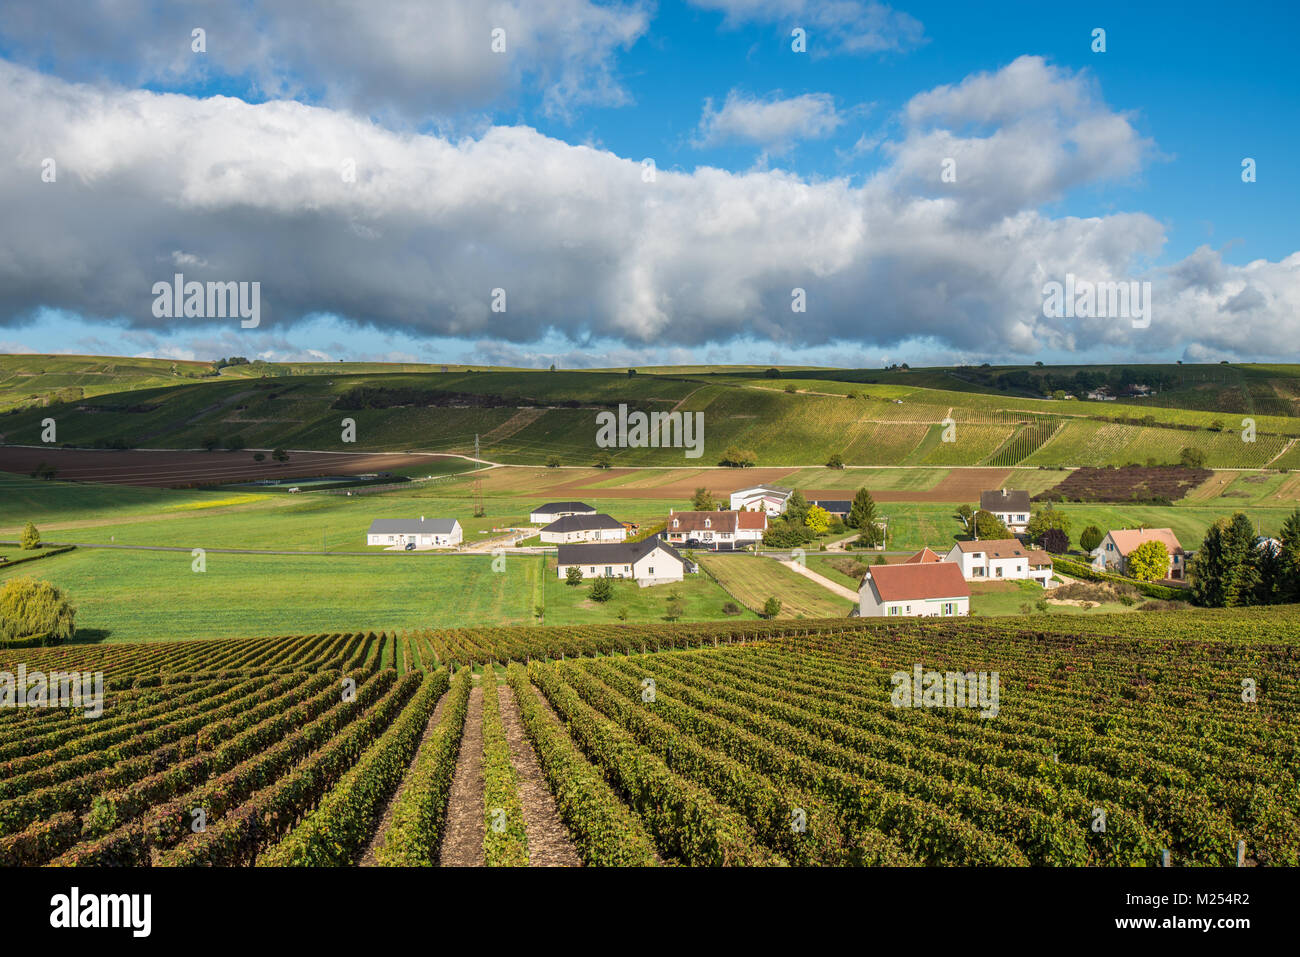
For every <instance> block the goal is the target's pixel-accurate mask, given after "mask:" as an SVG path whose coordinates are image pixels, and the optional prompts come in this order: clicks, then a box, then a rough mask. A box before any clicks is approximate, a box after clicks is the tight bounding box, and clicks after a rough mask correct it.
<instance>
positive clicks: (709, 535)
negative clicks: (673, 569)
mask: <svg viewBox="0 0 1300 957" xmlns="http://www.w3.org/2000/svg"><path fill="white" fill-rule="evenodd" d="M765 531H767V513H766V512H762V511H752V512H743V511H742V512H733V511H726V512H675V511H669V513H668V518H667V520H666V521H665V522H664V538H665V539H667V540H668V541H669V542H671V543H672V544H674V545H680V544H683V543H686V542H699V543H700V546H701V547H703V548H718V547H723V548H734V547H736V546H737V545H748V544H750V543H751V542H761V541H762V540H763V533H764V532H765Z"/></svg>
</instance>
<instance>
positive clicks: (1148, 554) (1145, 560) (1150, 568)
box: [1127, 541, 1169, 582]
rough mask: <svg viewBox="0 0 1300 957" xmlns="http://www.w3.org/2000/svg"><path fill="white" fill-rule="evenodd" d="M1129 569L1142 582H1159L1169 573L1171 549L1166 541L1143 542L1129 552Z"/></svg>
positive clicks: (1130, 575)
mask: <svg viewBox="0 0 1300 957" xmlns="http://www.w3.org/2000/svg"><path fill="white" fill-rule="evenodd" d="M1127 570H1128V574H1129V577H1130V578H1136V579H1137V580H1138V581H1140V582H1158V581H1160V579H1162V578H1164V577H1166V576H1167V575H1168V574H1169V549H1167V548H1165V543H1164V542H1157V541H1150V542H1143V543H1142V544H1141V545H1139V546H1138V547H1137V548H1135V549H1133V551H1131V552H1129V556H1128V564H1127Z"/></svg>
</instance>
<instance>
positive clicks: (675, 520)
mask: <svg viewBox="0 0 1300 957" xmlns="http://www.w3.org/2000/svg"><path fill="white" fill-rule="evenodd" d="M680 524H681V523H680V522H678V521H677V519H673V528H676V527H677V526H678V525H680Z"/></svg>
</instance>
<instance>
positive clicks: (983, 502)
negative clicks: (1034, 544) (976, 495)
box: [980, 488, 1029, 535]
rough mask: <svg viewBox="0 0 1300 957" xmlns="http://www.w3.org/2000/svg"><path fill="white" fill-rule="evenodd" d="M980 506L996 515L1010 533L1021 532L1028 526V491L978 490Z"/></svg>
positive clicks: (1012, 489)
mask: <svg viewBox="0 0 1300 957" xmlns="http://www.w3.org/2000/svg"><path fill="white" fill-rule="evenodd" d="M980 508H981V509H983V510H984V511H986V512H992V513H993V514H994V515H996V516H997V517H998V519H999V520H1000V521H1001V522H1002V524H1003V525H1005V526H1006V527H1007V529H1008V530H1009V531H1010V532H1011V534H1012V535H1020V534H1023V533H1024V531H1025V530H1026V529H1027V528H1028V527H1029V493H1028V492H1026V491H1025V490H1024V489H1018V488H1002V489H994V490H993V491H992V492H980Z"/></svg>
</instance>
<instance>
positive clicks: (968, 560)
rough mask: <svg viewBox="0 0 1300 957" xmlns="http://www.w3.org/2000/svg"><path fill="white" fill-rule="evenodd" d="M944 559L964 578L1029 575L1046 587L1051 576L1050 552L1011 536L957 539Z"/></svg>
mask: <svg viewBox="0 0 1300 957" xmlns="http://www.w3.org/2000/svg"><path fill="white" fill-rule="evenodd" d="M944 561H948V562H952V563H954V564H955V565H956V566H957V567H958V568H960V569H961V575H962V577H963V578H964V579H966V581H968V582H970V581H974V582H984V581H1007V580H1011V581H1015V580H1017V579H1032V580H1033V581H1036V582H1038V584H1040V585H1042V586H1043V587H1044V588H1046V587H1047V583H1048V582H1049V581H1051V580H1052V556H1051V555H1049V554H1047V552H1045V551H1043V550H1042V549H1041V548H1030V547H1029V546H1027V545H1022V544H1021V543H1020V541H1019V540H1018V539H1015V538H995V539H989V540H988V541H983V542H981V541H975V542H958V543H957V544H956V545H954V546H953V547H952V550H951V551H949V552H948V554H947V555H945V556H944Z"/></svg>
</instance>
